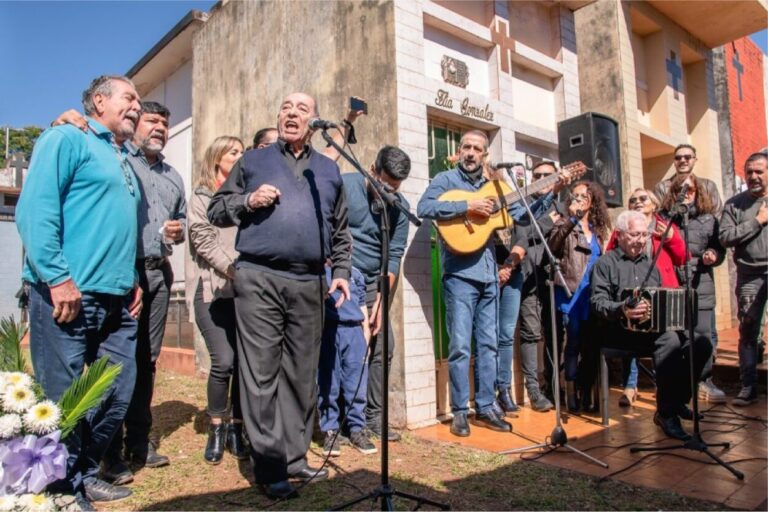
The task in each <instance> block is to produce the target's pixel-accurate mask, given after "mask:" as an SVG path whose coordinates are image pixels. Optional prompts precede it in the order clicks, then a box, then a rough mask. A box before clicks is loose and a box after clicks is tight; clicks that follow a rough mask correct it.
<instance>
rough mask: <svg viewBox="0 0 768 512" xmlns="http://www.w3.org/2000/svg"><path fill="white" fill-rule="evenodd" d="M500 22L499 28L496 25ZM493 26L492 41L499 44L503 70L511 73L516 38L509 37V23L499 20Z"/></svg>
mask: <svg viewBox="0 0 768 512" xmlns="http://www.w3.org/2000/svg"><path fill="white" fill-rule="evenodd" d="M496 23H498V29H497V28H496V27H495V25H496ZM493 25H494V26H492V27H491V41H493V42H494V43H496V44H497V45H498V46H499V60H500V61H501V70H502V71H503V72H505V73H510V72H511V70H510V66H509V62H510V60H511V59H510V57H511V55H512V51H513V50H514V49H515V40H514V39H513V38H511V37H509V24H508V23H506V22H503V21H501V20H498V19H497V21H495V22H494V24H493Z"/></svg>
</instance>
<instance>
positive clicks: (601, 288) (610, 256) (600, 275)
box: [590, 247, 661, 322]
mask: <svg viewBox="0 0 768 512" xmlns="http://www.w3.org/2000/svg"><path fill="white" fill-rule="evenodd" d="M651 261H652V260H651V258H649V257H648V255H647V254H645V252H641V253H640V255H639V256H637V257H636V258H634V259H633V258H630V257H629V255H628V254H627V253H625V252H624V251H623V250H622V249H621V247H616V248H615V249H613V250H612V251H608V252H606V253H605V254H604V255H602V256H600V259H599V260H597V263H595V266H594V267H593V269H592V296H591V298H590V303H591V305H592V311H594V312H595V313H596V314H597V315H598V316H599V317H600V318H602V319H603V320H608V321H610V322H617V321H618V320H619V319H620V318H621V314H622V313H621V307H622V306H623V305H624V301H623V300H622V299H621V292H622V290H624V289H626V288H630V289H634V288H637V287H639V286H640V285H641V284H642V282H643V279H645V276H646V275H647V274H648V269H649V268H651ZM646 286H661V275H660V274H659V270H658V268H656V267H653V271H652V272H651V275H650V277H649V278H648V282H647V283H646Z"/></svg>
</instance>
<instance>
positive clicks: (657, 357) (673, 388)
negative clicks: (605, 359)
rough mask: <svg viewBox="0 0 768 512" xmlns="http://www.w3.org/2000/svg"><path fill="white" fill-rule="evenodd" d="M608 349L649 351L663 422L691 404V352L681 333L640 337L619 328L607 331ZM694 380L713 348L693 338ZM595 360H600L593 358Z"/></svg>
mask: <svg viewBox="0 0 768 512" xmlns="http://www.w3.org/2000/svg"><path fill="white" fill-rule="evenodd" d="M603 332H605V333H606V335H607V336H606V337H605V338H604V339H605V340H606V341H605V345H606V346H610V347H616V348H624V349H636V350H650V351H652V352H653V365H654V368H655V369H656V409H657V410H658V412H659V414H660V415H661V416H662V417H664V418H669V417H671V416H672V415H674V414H677V413H678V411H679V410H680V407H681V406H682V405H684V404H687V403H688V402H689V401H690V400H691V381H690V374H691V372H690V364H689V357H688V356H689V354H688V353H689V350H688V346H687V344H686V336H685V334H684V333H682V332H674V331H673V332H665V333H661V334H659V333H639V332H633V331H627V330H623V329H620V328H614V329H607V330H606V331H603ZM693 352H694V365H693V366H694V369H693V371H694V376H695V378H696V380H697V381H698V379H699V377H700V376H701V371H702V369H703V368H704V364H705V363H706V361H707V359H708V358H710V357H711V356H712V344H711V342H710V341H709V340H707V339H704V338H697V337H695V338H694V350H693ZM594 358H595V359H596V358H597V356H595V357H594Z"/></svg>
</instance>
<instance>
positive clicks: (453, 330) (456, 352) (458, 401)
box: [443, 275, 499, 414]
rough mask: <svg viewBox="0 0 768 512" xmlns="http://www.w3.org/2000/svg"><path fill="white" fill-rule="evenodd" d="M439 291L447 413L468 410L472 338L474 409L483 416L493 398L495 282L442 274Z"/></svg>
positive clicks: (496, 290)
mask: <svg viewBox="0 0 768 512" xmlns="http://www.w3.org/2000/svg"><path fill="white" fill-rule="evenodd" d="M443 292H444V297H445V312H446V314H445V316H446V318H445V320H446V325H447V329H448V336H449V338H450V343H449V346H448V374H449V377H450V391H451V411H452V412H453V413H454V414H457V413H459V414H466V413H467V412H468V411H469V359H470V352H471V350H472V337H473V335H474V340H475V350H474V352H475V354H474V355H475V408H476V410H477V412H479V413H481V414H484V413H486V412H488V411H489V410H490V409H491V407H492V405H493V401H494V400H495V398H496V393H495V389H494V385H495V384H496V352H497V344H498V338H497V332H498V320H497V313H498V295H499V286H498V283H496V282H491V283H482V282H478V281H469V280H466V279H462V278H460V277H456V276H453V275H445V276H443Z"/></svg>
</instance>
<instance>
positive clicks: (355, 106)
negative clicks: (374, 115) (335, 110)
mask: <svg viewBox="0 0 768 512" xmlns="http://www.w3.org/2000/svg"><path fill="white" fill-rule="evenodd" d="M349 110H353V111H355V112H358V111H360V110H362V111H363V114H365V115H368V104H367V103H366V102H365V101H363V100H361V99H360V98H355V97H354V96H350V97H349Z"/></svg>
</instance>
